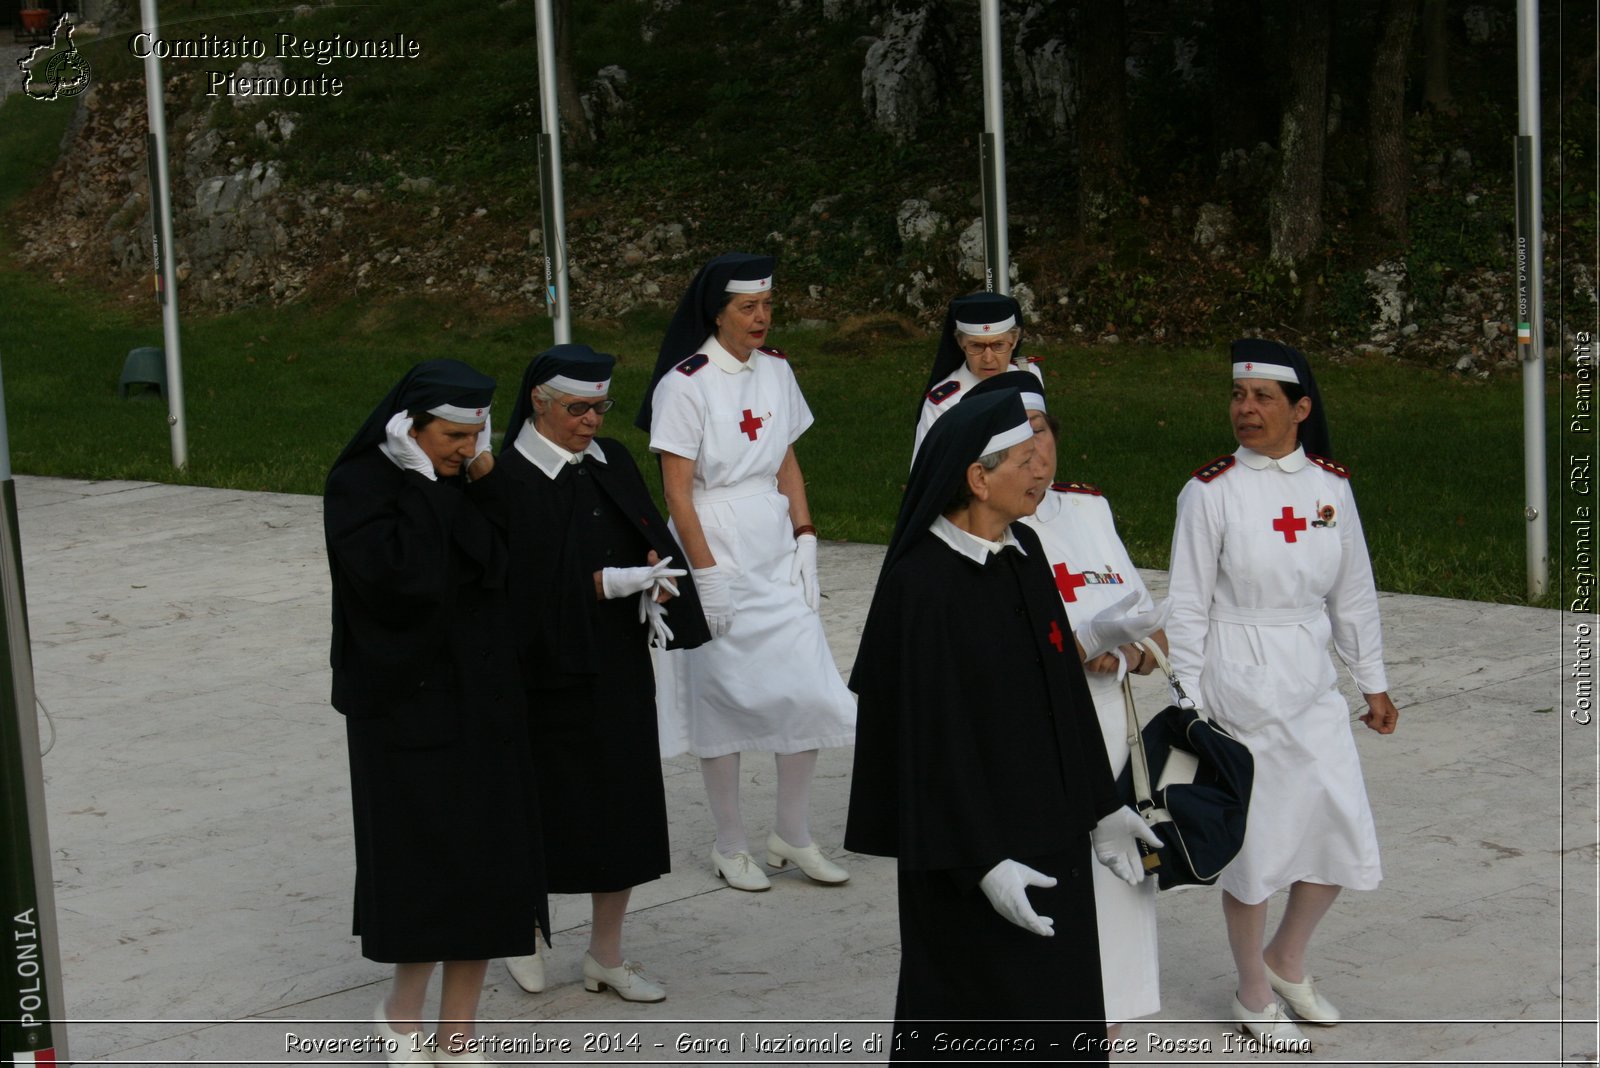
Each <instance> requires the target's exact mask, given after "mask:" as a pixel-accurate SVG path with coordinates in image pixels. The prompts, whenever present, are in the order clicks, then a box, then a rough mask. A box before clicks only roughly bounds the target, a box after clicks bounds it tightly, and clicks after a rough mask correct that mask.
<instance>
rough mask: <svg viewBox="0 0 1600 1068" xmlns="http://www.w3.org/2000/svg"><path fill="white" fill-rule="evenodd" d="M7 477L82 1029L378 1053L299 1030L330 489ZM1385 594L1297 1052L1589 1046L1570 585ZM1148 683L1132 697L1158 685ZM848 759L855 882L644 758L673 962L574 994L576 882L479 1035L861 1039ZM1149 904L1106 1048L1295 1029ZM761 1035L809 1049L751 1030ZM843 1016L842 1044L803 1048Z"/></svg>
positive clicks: (1471, 1060) (536, 1047) (1167, 911)
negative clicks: (529, 983) (1553, 589)
mask: <svg viewBox="0 0 1600 1068" xmlns="http://www.w3.org/2000/svg"><path fill="white" fill-rule="evenodd" d="M18 495H19V498H20V502H21V533H22V548H23V554H24V559H25V566H26V580H27V595H28V604H29V610H30V619H31V625H32V634H33V648H34V658H35V659H34V666H35V673H36V677H37V686H38V693H39V697H40V699H41V700H42V701H43V703H44V704H45V706H46V707H47V708H48V710H49V713H50V720H51V724H52V725H53V732H52V726H50V725H45V724H43V723H41V734H43V735H46V736H47V739H48V736H49V735H51V734H52V733H53V736H54V742H53V747H52V748H51V749H50V750H49V752H48V754H47V755H46V756H45V757H44V769H45V775H46V789H47V792H48V808H49V820H50V835H51V843H52V847H53V853H54V858H55V879H56V893H57V903H58V910H59V916H60V923H61V928H62V931H61V952H62V965H63V971H64V973H65V986H66V1008H67V1012H68V1015H69V1017H70V1018H71V1020H72V1021H73V1022H72V1024H71V1026H70V1030H69V1040H70V1046H71V1050H72V1053H73V1054H74V1057H75V1059H76V1060H78V1061H80V1062H85V1061H94V1062H98V1063H108V1064H110V1063H117V1064H178V1063H197V1064H272V1065H279V1064H282V1065H303V1064H328V1063H339V1064H350V1063H361V1062H363V1061H366V1062H367V1063H381V1057H378V1058H374V1057H373V1056H372V1055H371V1054H363V1053H361V1052H360V1051H359V1048H358V1049H356V1050H355V1051H352V1050H350V1049H348V1048H347V1049H344V1050H341V1051H335V1052H326V1050H328V1049H329V1046H328V1045H323V1046H321V1047H320V1049H319V1048H318V1047H317V1045H316V1040H321V1041H322V1042H323V1043H328V1042H329V1040H339V1041H342V1042H343V1043H345V1044H346V1045H347V1046H348V1045H349V1044H357V1045H358V1047H359V1042H360V1040H362V1039H363V1038H364V1037H365V1036H367V1035H368V1034H369V1033H370V1026H369V1025H368V1023H367V1021H368V1020H370V1018H371V1013H372V1009H373V1006H374V1004H375V1003H376V1002H377V1001H378V999H379V997H380V996H381V994H382V993H383V991H384V984H385V981H386V979H387V977H388V969H387V968H386V967H384V966H381V965H377V964H373V963H371V962H369V961H365V960H363V959H362V958H361V957H360V956H359V955H358V953H357V946H356V943H355V941H354V940H353V939H352V938H351V937H350V936H349V926H350V900H351V885H352V872H353V857H352V851H351V842H350V822H349V821H350V814H349V802H348V793H347V791H348V785H347V783H348V777H347V770H346V763H345V745H344V730H343V723H342V721H341V719H340V717H339V716H338V715H337V714H336V713H335V712H333V710H332V709H331V708H330V707H329V706H328V703H327V695H328V686H329V678H328V668H327V647H328V616H329V599H328V583H327V569H326V565H325V562H324V559H323V548H322V522H321V501H320V500H319V499H317V498H314V497H296V496H285V495H275V494H258V493H244V492H237V491H231V490H215V489H195V488H188V487H178V486H167V485H156V484H147V483H131V482H98V483H86V482H75V481H63V480H56V479H38V478H22V479H18ZM881 552H882V550H881V548H879V547H876V546H861V545H839V544H829V545H825V546H823V548H822V552H821V565H822V578H823V589H824V591H825V592H826V593H828V595H829V596H828V598H827V601H826V604H825V608H824V615H825V617H826V622H827V625H828V627H829V634H830V638H831V640H832V642H833V649H834V654H835V656H836V658H837V659H838V661H839V665H840V667H841V669H843V670H845V671H847V672H848V669H849V666H850V662H851V659H852V657H853V656H854V652H855V646H856V641H857V638H858V637H859V633H860V626H861V621H862V619H863V617H864V615H865V609H866V605H867V602H868V600H869V599H870V595H871V589H872V583H873V581H874V578H875V576H876V572H877V566H878V560H879V559H880V556H881ZM1147 578H1148V579H1149V581H1150V582H1151V583H1152V585H1154V586H1156V587H1157V588H1160V587H1162V586H1164V584H1165V575H1164V574H1162V573H1159V572H1150V573H1148V574H1147ZM1384 621H1385V629H1386V634H1387V640H1388V655H1389V663H1390V665H1391V670H1390V679H1391V684H1392V692H1393V694H1394V696H1395V698H1396V700H1397V703H1398V704H1399V706H1400V708H1401V713H1402V719H1401V723H1400V730H1399V732H1398V733H1397V734H1395V735H1393V736H1392V737H1389V738H1381V737H1379V736H1378V735H1376V734H1373V733H1371V732H1369V731H1367V730H1365V729H1363V728H1361V727H1360V725H1359V724H1358V725H1356V728H1355V733H1356V738H1357V742H1358V745H1359V746H1360V749H1361V756H1362V760H1363V762H1364V765H1365V767H1366V771H1367V780H1368V785H1369V789H1370V792H1371V796H1372V802H1373V807H1374V810H1375V811H1376V813H1377V818H1378V823H1379V834H1380V838H1381V840H1382V843H1383V847H1384V867H1385V875H1386V879H1385V882H1384V885H1383V887H1382V888H1381V889H1380V890H1378V891H1375V892H1373V893H1369V894H1348V895H1346V896H1345V897H1344V898H1343V899H1341V900H1340V901H1339V902H1338V903H1337V904H1336V905H1335V906H1334V909H1333V911H1332V913H1331V914H1330V915H1329V917H1328V919H1327V920H1326V921H1325V923H1324V924H1323V927H1322V929H1321V933H1320V935H1319V939H1318V942H1317V944H1316V946H1315V947H1314V950H1315V960H1314V962H1313V965H1312V968H1313V971H1314V973H1315V974H1316V976H1317V979H1318V982H1319V985H1320V987H1321V988H1322V989H1323V990H1324V992H1325V993H1326V994H1328V995H1329V996H1330V997H1331V998H1332V999H1333V1000H1334V1001H1335V1002H1337V1003H1338V1004H1339V1005H1340V1006H1341V1007H1342V1008H1343V1009H1344V1012H1345V1015H1346V1018H1347V1022H1346V1023H1345V1024H1343V1025H1341V1026H1340V1027H1337V1028H1334V1029H1331V1030H1314V1033H1313V1035H1312V1037H1313V1039H1314V1041H1315V1042H1316V1052H1315V1054H1314V1055H1313V1056H1312V1057H1311V1058H1309V1059H1311V1060H1315V1061H1316V1062H1318V1063H1325V1064H1357V1063H1359V1064H1397V1063H1427V1064H1451V1065H1469V1064H1502V1063H1517V1064H1558V1063H1562V1064H1571V1063H1594V1062H1595V1055H1596V1049H1597V1041H1596V1025H1595V1005H1596V942H1595V931H1596V927H1595V917H1596V895H1595V886H1596V849H1595V843H1596V835H1595V826H1596V824H1595V755H1596V740H1595V739H1596V735H1595V730H1596V728H1595V727H1581V726H1578V725H1577V724H1575V723H1573V722H1572V721H1571V720H1570V719H1569V718H1568V717H1567V716H1566V715H1565V714H1564V711H1565V710H1564V709H1563V707H1562V704H1561V702H1562V695H1561V693H1560V689H1559V682H1560V680H1559V661H1558V656H1559V649H1560V643H1561V640H1562V634H1561V630H1560V624H1561V617H1560V615H1559V614H1558V613H1556V612H1551V611H1543V610H1538V609H1528V608H1517V607H1511V606H1505V605H1488V604H1477V603H1470V602H1461V601H1445V600H1438V599H1433V598H1425V597H1410V596H1386V597H1385V598H1384ZM1141 682H1143V683H1146V686H1145V687H1144V688H1143V689H1142V690H1141V696H1142V705H1141V707H1143V708H1145V709H1147V710H1154V709H1156V708H1158V707H1160V703H1161V698H1160V696H1159V694H1157V693H1156V692H1155V690H1153V689H1152V688H1151V687H1150V686H1149V685H1148V683H1149V680H1141ZM850 760H851V754H850V752H849V751H836V752H829V753H825V754H824V755H823V758H822V761H821V764H820V772H819V778H818V782H817V784H816V789H815V805H814V813H813V821H814V829H815V831H816V834H817V837H818V839H819V841H821V842H822V843H823V844H824V845H825V846H826V847H827V848H828V849H829V850H830V851H831V852H833V853H835V855H840V856H841V859H842V860H843V861H844V862H845V863H846V864H847V865H848V866H849V868H850V870H851V873H852V879H851V881H850V882H849V884H847V885H845V886H842V887H823V886H817V885H813V884H811V883H810V882H809V881H808V880H806V879H805V878H804V877H803V876H801V875H799V874H798V873H796V872H793V871H792V870H791V871H789V872H787V873H785V874H782V875H779V876H778V877H777V878H776V879H775V880H774V882H775V885H774V888H773V890H772V892H770V893H767V894H759V895H750V894H743V893H740V892H738V891H735V890H730V889H728V888H726V887H725V886H724V885H723V884H722V883H721V882H720V881H719V880H717V879H715V878H714V877H713V876H712V874H711V872H710V870H709V868H708V866H707V864H706V863H705V861H704V855H705V852H706V848H707V844H708V843H709V841H710V839H711V837H712V829H711V820H710V816H709V814H708V813H707V812H706V808H705V800H704V795H703V792H702V788H701V783H700V777H699V773H698V770H697V767H696V765H695V762H694V761H693V760H691V759H688V758H679V759H675V760H672V761H668V762H666V764H665V765H664V767H663V771H664V772H665V775H666V782H667V796H668V804H669V807H670V812H671V818H672V843H673V872H672V873H671V874H670V875H668V876H667V877H666V878H663V879H661V880H659V881H658V882H655V883H651V884H649V885H647V886H644V887H641V888H640V889H639V890H638V891H637V892H636V893H635V894H634V900H633V912H632V915H631V916H630V917H629V922H628V928H627V937H626V947H627V950H628V952H629V954H630V956H632V957H635V958H637V959H639V960H641V961H643V962H644V963H645V964H646V965H647V967H648V969H649V970H650V972H651V973H652V974H654V975H655V976H657V977H658V978H660V979H661V980H662V981H663V982H664V983H665V984H666V985H667V986H668V988H669V991H670V997H669V998H668V1000H667V1001H666V1002H665V1003H663V1004H659V1005H654V1006H649V1005H634V1004H627V1003H623V1002H621V1001H619V1000H618V999H616V998H615V997H613V996H612V995H610V994H604V995H591V994H587V993H585V992H584V990H583V987H582V985H581V983H580V982H579V979H580V972H579V969H580V963H581V960H582V954H583V946H584V942H585V937H586V932H585V931H584V927H585V924H586V922H587V915H588V908H587V901H586V900H579V899H577V898H571V897H560V898H557V899H556V901H555V904H556V917H555V922H554V926H555V928H556V930H555V938H556V948H555V950H554V952H553V953H552V955H551V958H550V968H551V978H552V985H551V989H550V990H549V991H548V992H546V993H545V994H543V995H540V996H529V995H526V994H524V993H522V992H521V991H520V990H519V989H518V988H517V987H516V986H515V985H514V984H512V983H511V982H510V981H509V979H508V978H507V976H506V974H505V972H504V970H503V969H502V968H501V967H500V965H499V964H498V963H496V964H494V965H491V970H490V974H489V985H488V988H487V989H486V991H485V996H484V1003H483V1015H484V1017H485V1018H486V1019H487V1020H489V1021H491V1022H490V1023H488V1024H486V1026H485V1033H486V1034H492V1035H493V1036H496V1038H497V1039H499V1040H500V1041H501V1045H500V1046H499V1052H498V1053H497V1054H496V1056H497V1057H498V1058H499V1059H500V1060H501V1061H502V1062H509V1063H539V1064H554V1063H565V1062H572V1061H592V1062H595V1063H602V1062H608V1063H614V1064H647V1063H657V1064H659V1063H668V1062H671V1063H780V1062H782V1063H789V1064H796V1063H815V1064H847V1063H856V1064H860V1063H875V1062H878V1061H881V1060H882V1059H883V1056H884V1055H883V1054H882V1053H880V1052H872V1050H873V1049H874V1048H875V1047H874V1042H875V1039H876V1037H877V1036H880V1035H882V1033H883V1032H884V1031H885V1030H886V1028H885V1026H884V1024H883V1021H884V1020H885V1019H886V1018H887V1017H889V1016H890V1015H891V1014H892V1007H893V1001H894V984H895V975H896V971H897V968H898V965H899V953H898V948H897V931H896V924H895V906H894V868H893V863H892V862H891V861H887V860H882V859H877V858H868V857H860V856H852V855H847V854H844V855H841V854H840V851H839V842H840V840H841V838H842V835H843V828H844V819H845V808H846V801H847V793H848V774H849V770H850ZM745 775H746V778H747V780H748V785H747V788H746V793H745V796H746V798H747V804H746V820H747V824H748V826H749V828H750V831H751V838H752V840H755V841H759V840H760V839H761V838H762V837H763V836H764V835H765V834H766V831H767V828H768V827H769V826H770V821H771V814H772V799H773V774H772V763H771V760H770V759H769V758H767V757H765V756H761V757H756V758H747V759H746V766H745ZM420 859H422V860H423V862H425V861H426V858H425V857H423V858H420ZM1160 909H1161V913H1160V916H1161V959H1162V978H1163V990H1162V995H1163V1011H1162V1012H1161V1013H1160V1015H1159V1016H1157V1017H1155V1018H1153V1019H1150V1020H1144V1021H1139V1022H1138V1023H1136V1024H1132V1025H1129V1026H1128V1028H1127V1029H1126V1032H1125V1037H1127V1038H1128V1039H1130V1040H1131V1045H1132V1049H1133V1052H1130V1053H1126V1054H1122V1055H1119V1056H1118V1057H1117V1058H1116V1062H1117V1063H1129V1064H1134V1063H1145V1064H1172V1063H1189V1062H1216V1063H1256V1062H1266V1061H1273V1060H1291V1061H1296V1062H1298V1063H1304V1062H1305V1061H1306V1060H1308V1058H1305V1057H1299V1058H1296V1057H1284V1056H1268V1055H1264V1054H1260V1053H1254V1052H1249V1051H1245V1052H1238V1051H1237V1047H1236V1046H1230V1044H1229V1039H1228V1037H1227V1036H1228V1035H1229V1034H1230V1032H1231V1028H1230V1026H1229V1025H1228V1024H1227V1023H1225V1022H1219V1019H1220V1018H1224V1017H1226V1015H1227V1010H1228V1005H1229V997H1230V994H1231V993H1232V970H1231V966H1230V962H1229V957H1228V950H1227V942H1226V939H1225V937H1224V934H1223V927H1222V917H1221V914H1220V909H1219V907H1218V904H1217V899H1216V893H1215V892H1214V891H1209V890H1202V891H1184V892H1178V893H1175V894H1164V895H1162V897H1161V900H1160ZM787 1036H797V1037H798V1038H800V1039H802V1040H805V1041H807V1042H809V1043H810V1048H812V1049H813V1050H818V1051H819V1052H813V1053H811V1054H809V1055H806V1054H795V1053H784V1052H781V1051H780V1052H757V1050H758V1048H760V1049H765V1050H772V1049H774V1047H773V1046H772V1045H770V1043H771V1042H772V1041H773V1040H774V1039H784V1038H786V1037H787ZM1147 1036H1156V1037H1155V1038H1147ZM562 1042H566V1043H569V1044H570V1048H571V1052H561V1046H560V1043H562ZM762 1042H765V1043H769V1044H768V1045H767V1046H765V1047H761V1046H760V1043H762ZM845 1042H849V1043H850V1049H849V1051H848V1052H843V1051H841V1052H838V1053H831V1052H827V1050H828V1049H829V1046H828V1044H829V1043H831V1044H832V1046H833V1047H842V1045H843V1043H845ZM724 1043H725V1044H726V1047H725V1049H724V1046H723V1044H724ZM819 1043H821V1045H819ZM1162 1043H1165V1045H1163V1044H1162ZM334 1045H337V1043H334ZM586 1047H587V1049H586ZM741 1049H743V1050H744V1052H743V1053H742V1054H741V1052H740V1050H741ZM1179 1050H1182V1051H1184V1052H1176V1051H1179Z"/></svg>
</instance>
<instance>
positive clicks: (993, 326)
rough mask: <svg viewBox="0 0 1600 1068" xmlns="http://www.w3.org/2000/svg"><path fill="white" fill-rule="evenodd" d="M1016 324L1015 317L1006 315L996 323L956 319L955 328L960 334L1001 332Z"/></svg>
mask: <svg viewBox="0 0 1600 1068" xmlns="http://www.w3.org/2000/svg"><path fill="white" fill-rule="evenodd" d="M1016 325H1017V317H1016V316H1015V315H1008V316H1006V317H1005V318H1004V319H1001V320H1000V321H999V322H998V323H964V322H962V321H961V320H960V319H957V320H956V330H957V331H958V332H959V333H962V334H979V335H982V334H1003V333H1005V332H1006V331H1007V330H1010V329H1012V328H1013V327H1015V326H1016Z"/></svg>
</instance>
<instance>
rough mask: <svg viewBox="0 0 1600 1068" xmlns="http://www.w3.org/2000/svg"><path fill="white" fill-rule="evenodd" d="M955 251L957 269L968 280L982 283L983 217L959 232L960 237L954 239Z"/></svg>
mask: <svg viewBox="0 0 1600 1068" xmlns="http://www.w3.org/2000/svg"><path fill="white" fill-rule="evenodd" d="M956 250H957V253H958V255H959V257H960V258H959V260H958V262H957V267H958V268H959V269H960V271H961V273H962V274H963V275H965V276H966V277H968V278H973V279H976V280H978V281H980V282H981V281H983V277H984V273H985V266H984V260H983V216H981V215H980V216H978V217H977V218H976V219H973V220H972V222H971V224H970V225H968V226H967V228H966V229H965V230H963V231H961V236H960V237H959V238H957V239H956Z"/></svg>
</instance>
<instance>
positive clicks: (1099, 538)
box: [1023, 482, 1161, 1021]
mask: <svg viewBox="0 0 1600 1068" xmlns="http://www.w3.org/2000/svg"><path fill="white" fill-rule="evenodd" d="M1023 522H1024V523H1027V524H1028V525H1029V526H1031V527H1032V528H1033V529H1034V530H1035V531H1037V532H1038V534H1039V542H1040V544H1041V545H1043V546H1044V551H1045V558H1046V559H1047V560H1048V561H1049V563H1050V570H1051V572H1052V574H1054V575H1055V579H1056V590H1057V591H1058V592H1059V593H1060V594H1061V599H1062V601H1063V602H1064V604H1065V606H1066V609H1067V618H1068V619H1069V620H1070V621H1071V622H1072V624H1073V626H1077V625H1078V624H1080V623H1082V622H1083V621H1084V620H1086V619H1088V618H1089V617H1090V616H1092V615H1094V614H1095V613H1096V612H1098V611H1100V610H1101V609H1102V608H1109V607H1110V606H1111V605H1113V604H1115V603H1116V602H1117V601H1119V600H1121V599H1122V598H1123V597H1126V596H1127V595H1128V594H1129V593H1132V592H1134V591H1138V592H1139V594H1140V597H1139V602H1138V605H1137V608H1136V610H1137V611H1144V610H1146V609H1148V608H1150V607H1152V602H1151V599H1150V594H1149V592H1148V591H1147V590H1146V589H1145V586H1144V580H1143V579H1141V578H1140V577H1139V572H1138V570H1137V569H1136V568H1135V567H1134V566H1133V561H1132V560H1130V559H1129V558H1128V550H1127V549H1125V548H1123V545H1122V539H1121V538H1119V537H1118V536H1117V527H1116V523H1115V522H1114V521H1113V519H1112V516H1111V505H1110V504H1109V503H1108V502H1107V501H1106V499H1105V498H1104V497H1103V496H1101V495H1100V491H1099V490H1097V489H1095V488H1094V487H1093V486H1089V485H1086V484H1084V483H1081V482H1057V483H1056V484H1055V485H1053V486H1051V487H1050V492H1049V493H1046V494H1045V496H1044V500H1042V501H1041V502H1040V503H1039V510H1038V511H1037V512H1035V513H1034V514H1033V515H1031V516H1029V517H1027V518H1025V519H1024V520H1023ZM1084 677H1085V678H1086V679H1087V680H1088V682H1089V692H1090V694H1092V695H1093V697H1094V709H1095V714H1096V716H1097V717H1098V719H1099V721H1100V735H1101V738H1102V739H1103V740H1104V742H1105V747H1106V756H1107V758H1109V760H1110V763H1111V774H1112V775H1113V776H1117V775H1120V774H1122V769H1123V768H1124V767H1126V766H1127V763H1128V718H1127V712H1126V710H1125V708H1124V706H1123V702H1122V684H1121V683H1120V682H1119V681H1118V677H1117V676H1116V675H1113V674H1107V673H1101V672H1094V671H1086V672H1084ZM1090 867H1091V868H1092V869H1093V872H1094V874H1093V879H1094V908H1095V916H1096V919H1097V920H1098V922H1099V929H1100V975H1101V983H1102V986H1103V987H1104V989H1105V999H1106V1019H1107V1020H1111V1021H1118V1020H1133V1019H1137V1018H1138V1017H1140V1016H1148V1015H1150V1014H1151V1013H1154V1012H1159V1011H1160V1010H1161V965H1160V959H1159V957H1158V954H1157V949H1156V880H1155V879H1146V880H1144V882H1142V883H1140V884H1139V885H1138V886H1129V885H1128V884H1127V883H1125V882H1123V881H1122V880H1121V879H1119V878H1117V877H1116V876H1115V875H1113V874H1112V873H1111V869H1110V868H1108V867H1106V866H1105V865H1103V864H1094V865H1091V866H1090Z"/></svg>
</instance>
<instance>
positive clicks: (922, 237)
mask: <svg viewBox="0 0 1600 1068" xmlns="http://www.w3.org/2000/svg"><path fill="white" fill-rule="evenodd" d="M894 221H895V229H896V230H897V231H899V234H900V240H901V241H902V242H903V243H905V244H907V245H915V244H927V243H928V242H930V241H932V240H934V239H935V238H937V237H938V236H939V235H941V234H943V233H945V232H947V231H948V230H949V229H950V220H948V219H946V218H945V217H944V216H943V215H942V214H940V213H939V212H937V211H935V210H933V205H932V204H929V203H928V202H927V201H926V200H923V199H921V198H920V197H911V198H909V199H907V200H903V201H901V202H900V210H899V211H897V212H895V219H894Z"/></svg>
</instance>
